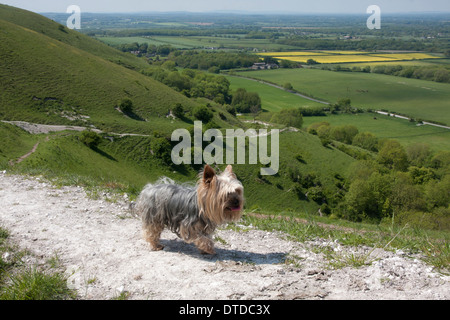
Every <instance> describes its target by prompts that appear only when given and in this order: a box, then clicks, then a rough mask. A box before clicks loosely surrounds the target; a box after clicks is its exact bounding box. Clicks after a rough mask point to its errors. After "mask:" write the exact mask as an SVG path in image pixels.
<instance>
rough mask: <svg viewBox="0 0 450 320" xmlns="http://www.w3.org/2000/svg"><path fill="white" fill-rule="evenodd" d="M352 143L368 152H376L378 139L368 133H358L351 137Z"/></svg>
mask: <svg viewBox="0 0 450 320" xmlns="http://www.w3.org/2000/svg"><path fill="white" fill-rule="evenodd" d="M352 143H353V145H354V146H357V147H360V148H363V149H366V150H369V151H377V145H378V139H377V137H375V136H374V135H373V134H372V133H370V132H360V133H358V134H357V135H355V136H354V137H353V141H352Z"/></svg>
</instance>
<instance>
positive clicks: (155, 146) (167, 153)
mask: <svg viewBox="0 0 450 320" xmlns="http://www.w3.org/2000/svg"><path fill="white" fill-rule="evenodd" d="M150 148H151V150H152V151H153V155H154V156H155V157H156V158H158V159H161V160H162V161H164V163H166V164H170V163H171V160H172V157H171V152H172V146H171V144H170V142H169V141H167V139H166V138H156V139H153V140H152V142H151V143H150Z"/></svg>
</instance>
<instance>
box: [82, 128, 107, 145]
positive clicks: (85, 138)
mask: <svg viewBox="0 0 450 320" xmlns="http://www.w3.org/2000/svg"><path fill="white" fill-rule="evenodd" d="M78 139H79V140H80V141H81V142H82V143H84V144H85V145H86V146H88V147H89V148H91V149H95V148H96V147H97V146H98V144H99V143H100V141H101V139H102V137H101V136H100V135H98V134H97V133H96V132H94V131H90V130H84V131H82V132H81V134H80V136H79V138H78Z"/></svg>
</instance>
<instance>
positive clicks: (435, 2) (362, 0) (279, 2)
mask: <svg viewBox="0 0 450 320" xmlns="http://www.w3.org/2000/svg"><path fill="white" fill-rule="evenodd" d="M0 3H2V4H7V5H11V6H14V7H19V8H22V9H26V10H30V11H34V12H66V10H67V7H69V6H70V5H78V6H79V7H80V8H81V11H82V12H158V11H159V12H169V11H188V12H210V11H247V12H255V13H272V12H273V13H361V14H366V9H367V7H368V6H369V5H378V6H379V7H380V9H381V12H382V13H410V12H450V0H368V1H367V0H341V1H339V0H162V1H161V0H0Z"/></svg>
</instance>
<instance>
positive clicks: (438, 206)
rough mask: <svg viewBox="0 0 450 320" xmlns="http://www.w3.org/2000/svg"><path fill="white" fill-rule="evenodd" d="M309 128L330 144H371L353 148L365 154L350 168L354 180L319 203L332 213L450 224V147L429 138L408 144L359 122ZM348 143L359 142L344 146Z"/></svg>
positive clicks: (359, 218)
mask: <svg viewBox="0 0 450 320" xmlns="http://www.w3.org/2000/svg"><path fill="white" fill-rule="evenodd" d="M307 131H308V132H309V133H312V134H316V135H317V136H318V137H319V138H320V139H321V141H327V142H328V143H326V144H324V146H325V147H328V144H329V143H330V142H331V141H339V142H341V143H343V144H346V145H352V146H354V147H359V148H361V149H365V150H367V152H361V151H356V152H354V153H351V152H350V154H351V155H353V156H354V157H356V158H357V159H359V160H358V161H356V162H355V163H353V164H352V166H351V168H349V172H350V175H349V179H348V181H342V182H340V183H339V186H340V189H341V191H340V192H338V193H337V194H332V195H330V194H328V195H326V192H325V191H324V197H322V198H320V202H319V203H322V204H323V205H324V207H325V208H327V209H328V212H329V213H331V214H334V215H335V216H337V217H339V218H345V219H348V220H352V221H378V222H379V221H381V220H383V219H385V220H389V221H393V222H395V223H399V224H405V223H410V224H412V225H417V226H421V227H426V228H431V229H440V230H444V229H445V230H449V229H450V207H449V205H450V152H449V151H441V152H437V153H436V152H433V151H432V150H431V149H430V147H429V145H427V144H424V143H416V144H412V145H409V146H407V147H406V148H405V147H403V146H402V145H401V144H400V143H399V142H398V141H396V140H391V139H378V138H377V137H376V136H375V135H373V134H372V133H370V132H359V131H358V129H357V128H356V127H355V126H352V125H343V126H332V125H330V124H329V123H328V122H325V121H323V122H319V123H314V124H312V125H310V126H309V127H308V129H307ZM333 146H335V147H339V146H338V145H337V144H333ZM339 149H341V148H339ZM348 149H354V148H350V147H347V148H344V149H342V150H344V151H347V150H348ZM361 155H363V156H361Z"/></svg>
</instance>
